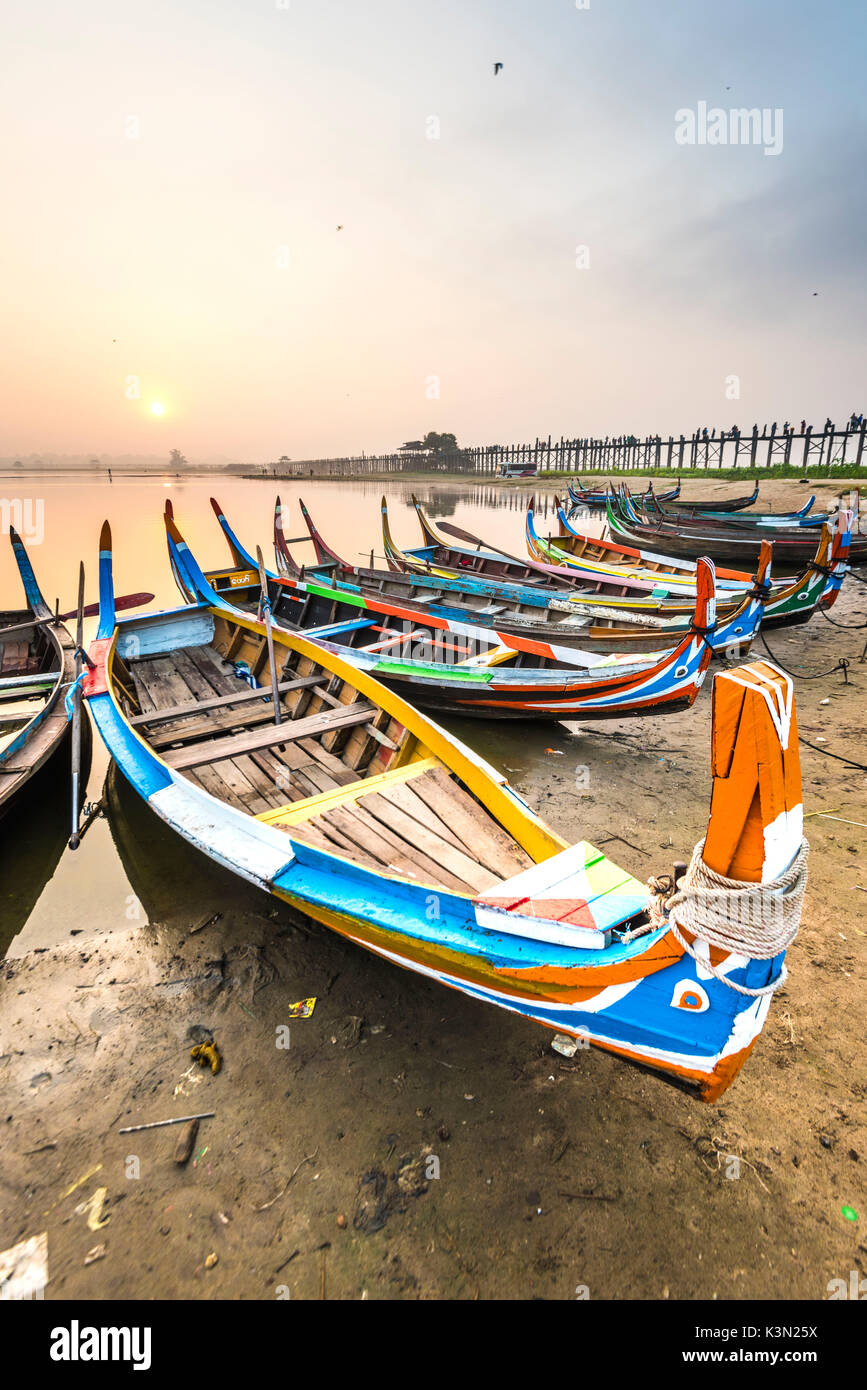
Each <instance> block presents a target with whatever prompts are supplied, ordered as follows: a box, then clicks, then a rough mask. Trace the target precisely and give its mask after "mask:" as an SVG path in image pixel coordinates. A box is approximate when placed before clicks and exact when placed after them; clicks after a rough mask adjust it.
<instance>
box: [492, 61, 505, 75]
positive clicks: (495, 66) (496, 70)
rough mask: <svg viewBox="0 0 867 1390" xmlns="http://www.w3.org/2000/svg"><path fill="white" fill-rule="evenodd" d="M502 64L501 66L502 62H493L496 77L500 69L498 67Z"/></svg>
mask: <svg viewBox="0 0 867 1390" xmlns="http://www.w3.org/2000/svg"><path fill="white" fill-rule="evenodd" d="M502 66H503V64H502V63H494V76H495V77H496V75H497V73H498V72H499V71H500V68H501V67H502Z"/></svg>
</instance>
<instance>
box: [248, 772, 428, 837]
mask: <svg viewBox="0 0 867 1390" xmlns="http://www.w3.org/2000/svg"><path fill="white" fill-rule="evenodd" d="M435 767H442V763H441V762H440V760H439V758H417V759H416V761H415V762H411V763H407V764H406V766H405V767H399V768H396V769H394V770H393V771H391V772H380V773H379V774H378V775H377V776H376V777H364V778H362V779H361V781H359V782H350V783H349V784H348V785H347V786H345V787H335V788H334V789H333V790H332V791H329V792H320V794H319V796H306V797H304V799H303V801H290V802H289V803H288V804H287V805H286V806H277V807H275V809H274V810H273V811H262V812H261V814H260V815H258V816H257V817H256V820H261V821H264V822H265V824H266V825H298V824H299V822H301V821H305V820H310V818H311V817H312V816H318V815H320V814H323V813H324V812H325V811H332V810H333V809H334V807H335V806H345V805H347V804H348V803H349V802H354V801H358V800H359V798H360V797H362V796H370V795H372V794H373V793H374V792H379V791H382V790H383V788H387V787H393V786H394V784H395V783H396V782H409V781H411V779H412V778H414V777H421V776H422V774H423V773H425V772H430V771H431V769H432V768H435Z"/></svg>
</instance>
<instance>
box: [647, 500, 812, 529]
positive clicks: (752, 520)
mask: <svg viewBox="0 0 867 1390" xmlns="http://www.w3.org/2000/svg"><path fill="white" fill-rule="evenodd" d="M814 501H815V496H813V497H811V498H810V500H809V502H808V503H807V504H806V506H805V507H803V508H802V509H801V510H800V511H798V512H738V513H737V514H736V515H732V514H731V513H729V512H712V511H701V510H691V511H689V512H684V511H682V510H679V509H676V508H674V507H668V506H664V505H662V504H660V503H659V502H656V501H653V500H650V499H648V498H646V497H643V498H639V499H635V498H633V497H629V498H626V497H624V498H623V504H624V510H626V511H627V513H628V515H629V516H635V517H636V518H637V519H638V520H639V521H643V522H646V523H647V524H648V525H650V526H653V525H655V524H656V522H657V521H659V520H660V519H661V520H662V521H664V522H667V523H668V524H669V525H672V526H680V525H683V524H684V523H685V524H687V525H692V524H693V523H695V522H698V523H701V525H704V524H705V523H707V525H708V526H712V527H714V528H715V529H720V530H723V531H730V530H732V528H734V529H735V530H737V531H747V532H749V531H750V529H751V528H758V529H759V530H784V531H785V530H790V531H803V530H808V529H809V528H810V527H813V528H815V527H817V526H821V525H822V523H823V522H825V521H827V520H828V513H827V512H814V511H813V510H812V507H813V503H814Z"/></svg>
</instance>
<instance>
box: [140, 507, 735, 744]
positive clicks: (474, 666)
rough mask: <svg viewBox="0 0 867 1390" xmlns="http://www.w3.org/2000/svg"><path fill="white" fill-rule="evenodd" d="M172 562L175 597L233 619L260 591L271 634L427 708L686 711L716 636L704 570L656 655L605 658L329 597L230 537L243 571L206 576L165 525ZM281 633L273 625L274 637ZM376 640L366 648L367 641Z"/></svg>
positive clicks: (512, 712)
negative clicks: (314, 646)
mask: <svg viewBox="0 0 867 1390" xmlns="http://www.w3.org/2000/svg"><path fill="white" fill-rule="evenodd" d="M166 533H167V538H168V543H169V555H170V560H171V564H172V569H173V572H174V574H175V578H176V580H177V582H178V585H179V587H180V589H181V592H182V594H183V595H184V596H185V597H187V598H189V599H190V600H191V601H199V602H204V603H208V604H210V605H211V606H212V607H215V608H219V607H222V608H223V609H224V611H225V612H226V613H227V614H229V615H230V617H231V618H232V619H237V618H241V619H245V618H248V617H249V616H250V615H251V614H252V615H254V616H255V615H256V614H260V613H261V611H262V608H263V606H264V605H263V603H262V584H263V583H264V584H266V585H267V588H268V593H267V600H268V611H269V613H270V614H271V615H272V616H273V621H274V623H275V625H276V628H279V629H280V630H282V631H285V632H288V633H292V634H295V633H302V634H303V635H304V636H305V637H308V638H315V640H316V641H317V642H320V643H322V644H323V645H325V646H326V647H327V649H328V650H329V651H331V652H332V653H333V654H334V655H335V656H337V657H338V658H339V659H340V660H341V661H343V662H345V663H348V664H350V665H352V666H354V667H356V668H357V669H359V670H363V671H366V672H368V673H369V674H370V675H372V676H375V677H376V678H377V679H378V680H380V681H382V683H383V684H384V685H386V686H387V687H388V688H389V689H392V690H395V691H397V692H398V693H399V694H401V695H402V696H403V697H404V698H406V699H411V700H412V701H414V702H415V703H416V704H419V705H422V706H424V707H425V708H428V709H433V710H438V711H441V712H449V713H452V714H461V715H477V716H483V717H485V718H491V717H493V718H497V719H503V718H511V719H608V718H617V717H622V716H625V715H636V714H651V713H653V714H664V713H669V712H672V711H674V710H676V709H682V708H684V707H685V706H688V705H690V704H691V703H692V701H693V700H694V699H695V697H696V695H697V694H698V691H699V689H700V687H701V684H702V681H703V680H704V673H705V670H706V668H707V664H708V661H709V660H710V655H711V651H712V647H711V639H712V637H713V634H714V629H715V612H714V602H713V573H712V570H711V569H710V568H707V569H705V568H704V567H700V574H701V593H700V595H699V597H698V599H697V601H696V605H695V613H694V618H693V624H692V626H691V627H690V628H689V629H688V631H687V632H686V633H685V634H684V636H683V637H682V638H681V640H680V641H679V642H678V643H677V644H676V645H675V646H672V647H669V648H668V649H667V650H665V651H663V652H650V653H641V652H629V653H612V654H603V653H596V652H593V653H591V652H584V651H581V650H580V649H578V648H574V647H559V646H555V645H554V644H552V643H541V642H531V641H528V640H527V639H526V638H521V637H503V636H501V635H500V634H499V633H496V632H492V631H490V630H484V629H481V628H478V627H471V626H469V625H467V624H456V623H452V624H443V625H442V626H440V627H438V628H435V627H434V626H433V625H432V623H431V621H430V616H429V615H427V614H425V613H424V612H423V610H421V611H416V612H411V611H409V610H401V609H399V608H397V607H396V606H395V605H389V611H387V612H384V611H383V606H382V604H381V603H380V604H376V603H374V602H373V601H368V600H367V599H365V598H364V597H363V596H361V595H350V594H347V593H345V592H344V591H342V590H340V589H337V588H334V589H330V588H327V589H324V590H323V589H322V588H320V589H319V592H318V593H311V591H310V589H309V587H308V586H307V584H305V583H302V582H301V581H292V580H289V579H284V578H281V577H279V576H276V575H275V576H271V577H270V579H269V577H268V575H267V573H266V572H265V571H264V566H263V567H262V570H261V571H260V569H259V565H258V561H257V560H254V559H253V558H252V556H250V555H248V554H246V552H244V550H243V548H242V547H241V545H240V542H238V540H237V538H235V540H234V545H233V550H234V553H235V555H236V557H237V558H238V559H239V560H241V561H242V562H246V564H245V567H243V568H234V569H231V570H228V571H219V570H218V571H211V572H210V573H209V574H208V575H206V574H205V573H204V572H203V570H202V569H201V567H200V566H199V564H198V562H197V560H196V558H195V556H194V555H193V554H192V552H191V550H190V548H189V546H188V545H187V544H186V542H185V541H184V539H183V537H182V536H181V534H180V531H179V530H178V527H177V525H176V523H175V521H174V520H173V518H172V517H170V516H168V515H167V516H166ZM275 630H276V629H275ZM371 639H372V640H371Z"/></svg>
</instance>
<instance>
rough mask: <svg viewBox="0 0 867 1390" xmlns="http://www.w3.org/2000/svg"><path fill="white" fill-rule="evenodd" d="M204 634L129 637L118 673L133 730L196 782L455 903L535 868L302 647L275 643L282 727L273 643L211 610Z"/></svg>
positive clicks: (409, 741)
mask: <svg viewBox="0 0 867 1390" xmlns="http://www.w3.org/2000/svg"><path fill="white" fill-rule="evenodd" d="M164 621H165V620H164ZM197 622H198V624H199V628H198V630H197V632H196V633H195V634H189V633H188V634H187V637H186V638H184V639H182V642H181V644H180V645H175V646H173V648H172V649H171V650H166V645H167V644H166V642H165V641H160V638H159V633H158V630H157V631H156V632H155V631H154V627H155V624H153V623H148V622H143V623H141V624H135V625H130V626H127V625H123V626H122V627H121V629H120V633H119V637H118V643H117V648H116V651H115V655H114V659H113V664H112V680H113V684H114V692H115V696H116V698H117V699H118V701H119V703H120V704H121V707H122V709H123V710H124V712H125V714H126V716H127V719H128V721H129V723H130V724H131V725H132V726H133V727H134V728H135V729H136V731H137V732H138V733H139V734H140V735H141V736H142V737H143V738H144V739H145V740H146V742H147V743H148V744H149V745H150V747H151V748H152V749H153V750H154V751H155V752H156V753H158V755H159V756H160V757H161V758H162V759H163V760H164V761H165V762H166V763H167V764H168V765H169V766H170V767H172V768H174V769H175V770H177V771H178V772H179V773H181V774H182V775H183V776H184V777H185V778H187V779H188V780H189V781H190V782H192V783H194V784H195V785H197V786H199V787H202V788H204V789H205V790H206V791H208V792H209V793H211V794H212V795H213V796H215V797H217V798H218V799H219V800H220V801H223V802H225V803H227V804H228V805H230V806H233V807H235V808H236V809H239V810H243V811H245V812H247V813H248V814H250V815H253V816H256V817H257V818H259V819H260V820H262V821H264V822H267V823H268V824H270V825H272V826H275V827H276V828H277V829H279V830H284V831H286V832H287V833H290V834H291V835H292V837H293V838H294V839H298V840H301V841H303V842H305V843H307V844H310V845H312V846H314V847H316V848H317V849H323V850H327V851H328V852H329V853H331V854H337V855H340V856H342V857H343V858H346V859H349V860H351V861H353V862H354V863H356V864H360V865H363V866H364V867H365V868H368V869H373V870H375V871H376V872H378V873H383V872H386V873H388V872H391V873H393V874H396V875H399V876H403V877H407V878H410V879H413V880H416V881H418V882H421V883H424V884H430V885H432V886H434V887H440V888H444V889H448V890H451V891H454V892H459V893H465V894H470V895H474V894H476V893H479V892H482V891H484V890H485V889H488V888H490V887H492V886H493V885H495V884H497V883H500V882H503V881H504V880H506V879H509V878H512V877H513V876H514V875H516V874H517V873H519V872H521V871H522V870H523V869H525V868H528V867H529V866H530V865H532V863H533V860H532V858H531V856H530V855H529V854H528V853H527V852H526V851H525V850H524V849H523V848H522V847H521V846H520V845H519V844H518V843H517V842H516V841H515V840H514V838H513V837H512V836H511V835H510V834H509V833H508V832H507V831H506V830H505V829H504V828H503V827H502V826H501V825H500V823H499V822H498V821H497V820H496V819H495V818H494V817H493V816H492V815H491V814H490V812H489V811H488V810H487V809H486V808H485V807H483V806H482V805H481V803H480V802H479V801H477V800H476V798H475V797H474V796H472V795H471V793H470V792H469V791H468V790H467V789H466V788H465V787H464V786H463V784H462V783H460V782H459V781H458V780H457V779H456V777H455V776H454V774H453V773H452V772H451V771H450V770H449V769H447V768H446V767H445V766H444V765H443V763H442V762H441V761H440V760H439V759H438V758H437V757H435V756H434V755H433V753H432V752H431V750H430V749H429V748H427V747H426V746H425V745H424V744H423V742H422V741H421V739H420V738H419V737H417V736H416V735H415V734H413V733H412V732H411V731H410V730H408V729H406V728H405V727H404V726H403V725H402V724H401V723H400V721H399V720H398V719H397V718H396V717H395V716H394V715H392V714H391V713H389V711H388V710H387V709H384V708H381V707H380V706H378V705H376V704H374V703H372V702H371V701H370V700H369V699H367V698H366V697H365V696H364V695H363V694H361V693H360V692H359V691H358V690H357V689H356V688H355V687H354V686H353V685H352V684H351V683H350V682H349V681H347V680H346V679H344V678H343V677H342V676H341V675H340V674H338V673H335V672H333V671H331V670H329V669H328V667H326V666H324V665H322V664H320V663H319V662H318V661H316V660H315V659H314V658H312V657H311V656H308V655H306V654H304V653H303V652H302V651H298V650H296V649H295V648H294V647H293V645H292V639H291V638H285V637H283V638H280V637H279V635H278V634H277V633H275V634H274V637H275V641H274V648H275V670H276V673H277V678H278V682H279V685H278V690H279V701H280V712H281V722H280V723H279V724H277V723H276V722H275V718H274V709H273V703H272V699H271V667H270V661H269V656H268V648H267V642H266V638H265V635H264V633H262V632H257V631H254V630H251V629H250V628H248V627H246V626H245V625H244V624H242V623H236V622H232V621H231V619H229V618H227V617H224V616H222V615H219V614H209V613H208V612H207V610H204V609H202V610H199V618H198V619H197ZM156 626H157V629H158V624H157V625H156ZM191 635H194V636H195V637H198V638H200V639H201V638H204V639H205V640H199V641H196V642H194V643H192V644H190V645H186V640H187V639H188V638H189V636H191ZM154 638H156V640H153V639H154ZM251 682H253V683H255V688H253V686H252V685H251Z"/></svg>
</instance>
